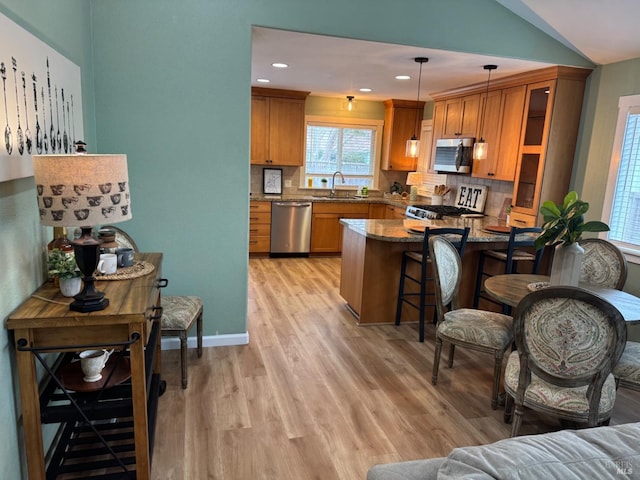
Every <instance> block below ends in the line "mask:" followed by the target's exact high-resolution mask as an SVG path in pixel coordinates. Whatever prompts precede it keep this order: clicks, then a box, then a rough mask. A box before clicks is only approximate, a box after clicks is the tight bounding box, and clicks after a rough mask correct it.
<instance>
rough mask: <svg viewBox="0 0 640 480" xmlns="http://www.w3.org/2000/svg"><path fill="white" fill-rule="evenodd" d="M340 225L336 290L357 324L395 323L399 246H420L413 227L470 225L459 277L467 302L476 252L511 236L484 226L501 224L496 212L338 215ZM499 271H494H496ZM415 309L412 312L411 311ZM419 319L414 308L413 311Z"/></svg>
mask: <svg viewBox="0 0 640 480" xmlns="http://www.w3.org/2000/svg"><path fill="white" fill-rule="evenodd" d="M341 223H342V225H343V226H344V233H343V243H342V271H341V276H340V295H342V297H343V298H344V299H345V300H346V301H347V306H348V308H349V309H350V310H351V311H352V312H353V314H354V315H355V316H356V318H357V319H358V324H360V325H363V324H380V323H393V322H394V321H395V311H396V302H397V298H398V281H399V278H400V264H401V261H402V252H403V251H405V250H416V251H420V250H421V249H422V240H423V237H424V235H421V234H416V233H412V231H411V229H414V228H417V229H424V228H425V227H426V226H429V227H433V228H443V227H452V228H464V227H470V229H471V230H470V232H469V239H468V241H467V247H466V249H465V253H464V256H463V258H462V271H463V278H462V283H461V285H460V297H459V298H460V305H461V306H463V307H470V306H471V304H472V302H473V289H474V282H475V278H476V269H477V266H478V256H479V255H478V252H480V251H481V250H485V249H500V248H506V247H507V244H508V240H509V236H508V235H506V234H495V233H490V232H488V231H486V230H485V227H487V226H490V225H500V224H501V225H504V221H501V220H498V219H497V218H496V217H490V216H486V217H482V218H460V217H445V218H444V219H442V220H415V219H406V220H351V219H343V220H341ZM496 273H498V272H496ZM412 313H413V312H412ZM414 317H415V320H417V314H414V316H413V317H412V318H414Z"/></svg>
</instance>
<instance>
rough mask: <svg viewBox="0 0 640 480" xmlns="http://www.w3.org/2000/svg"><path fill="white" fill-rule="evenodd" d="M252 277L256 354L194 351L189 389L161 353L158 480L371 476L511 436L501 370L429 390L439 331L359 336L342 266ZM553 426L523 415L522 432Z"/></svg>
mask: <svg viewBox="0 0 640 480" xmlns="http://www.w3.org/2000/svg"><path fill="white" fill-rule="evenodd" d="M249 268H250V274H249V277H250V278H249V307H248V308H249V334H250V343H249V345H246V346H233V347H217V348H206V349H204V354H203V356H202V358H200V359H198V358H197V357H196V355H195V350H190V352H189V387H188V388H187V390H182V388H180V369H179V357H178V351H177V350H173V351H168V352H163V376H164V378H165V379H166V380H167V382H168V388H167V391H166V392H165V394H164V395H163V396H162V397H161V399H160V406H159V418H158V422H157V430H156V443H155V450H154V456H153V478H154V479H156V480H159V479H163V480H164V479H185V480H186V479H189V480H203V479H224V480H248V479H278V480H289V479H291V480H305V479H323V480H329V479H331V480H333V479H344V480H353V479H364V478H365V476H366V472H367V470H368V469H369V467H371V466H372V465H373V464H375V463H384V462H393V461H400V460H412V459H419V458H425V457H437V456H443V455H446V454H447V453H448V452H449V451H450V450H451V449H452V448H454V447H457V446H464V445H477V444H483V443H489V442H493V441H495V440H499V439H503V438H506V437H508V436H509V432H510V426H509V425H506V424H504V423H503V420H502V417H503V410H502V409H498V410H495V411H494V410H491V407H490V401H489V396H490V388H491V375H492V359H491V358H490V357H489V356H488V355H483V354H477V353H474V352H468V351H465V350H464V349H462V348H460V349H458V350H457V351H456V361H455V364H454V367H453V369H449V368H447V367H446V365H445V362H442V365H441V370H440V378H439V382H438V385H437V386H435V387H434V386H432V385H431V368H432V363H433V333H434V329H433V327H432V326H429V327H428V329H427V340H426V341H425V343H424V344H420V343H419V342H418V341H417V337H418V334H417V328H416V324H408V325H401V326H400V327H396V326H394V325H389V326H367V327H358V326H357V325H356V322H355V319H354V318H353V316H352V315H351V314H350V313H349V312H348V311H347V310H346V308H345V306H344V301H343V300H342V298H341V297H340V295H339V293H338V290H339V281H340V259H339V258H320V259H318V258H312V259H251V260H250V261H249ZM389 288H396V285H393V284H390V285H389ZM205 315H206V311H205ZM443 355H445V353H443ZM443 360H444V359H443ZM638 400H640V395H639V394H638V393H636V392H630V391H628V390H626V391H625V390H623V389H621V390H620V391H619V394H618V400H617V404H616V409H615V412H614V415H613V418H612V420H611V424H619V423H628V422H633V421H640V413H638V409H637V402H638ZM557 429H559V426H558V424H557V423H556V422H555V420H553V419H550V418H543V417H541V416H539V415H536V414H535V413H534V412H527V414H526V415H525V422H524V424H523V427H522V429H521V432H522V434H529V433H537V432H546V431H551V430H557Z"/></svg>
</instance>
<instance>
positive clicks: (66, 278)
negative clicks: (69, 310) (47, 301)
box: [47, 249, 82, 297]
mask: <svg viewBox="0 0 640 480" xmlns="http://www.w3.org/2000/svg"><path fill="white" fill-rule="evenodd" d="M47 266H48V269H49V276H50V277H52V278H57V279H58V280H59V282H60V291H61V292H62V294H63V295H64V296H65V297H73V296H74V295H77V294H78V293H80V289H81V287H82V279H81V278H80V276H81V273H80V270H79V269H78V265H77V264H76V258H75V256H74V255H72V254H69V253H65V252H63V251H62V250H58V249H54V250H51V251H50V252H49V258H48V260H47Z"/></svg>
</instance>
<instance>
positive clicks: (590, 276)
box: [580, 238, 640, 391]
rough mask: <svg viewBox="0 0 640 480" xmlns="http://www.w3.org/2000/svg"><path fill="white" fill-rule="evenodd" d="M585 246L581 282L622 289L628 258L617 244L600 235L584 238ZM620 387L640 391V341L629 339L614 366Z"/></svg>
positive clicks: (582, 243) (583, 244) (625, 278)
mask: <svg viewBox="0 0 640 480" xmlns="http://www.w3.org/2000/svg"><path fill="white" fill-rule="evenodd" d="M580 246H581V247H582V248H584V258H583V259H582V269H581V271H580V282H582V283H588V284H591V285H598V286H601V287H607V288H615V289H617V290H622V288H623V287H624V284H625V282H626V280H627V260H626V259H625V257H624V255H623V254H622V252H621V251H620V250H619V249H618V247H616V246H615V245H614V244H613V243H611V242H608V241H607V240H603V239H600V238H589V239H585V240H581V241H580ZM613 376H614V377H615V378H616V383H617V384H618V386H621V387H624V388H630V389H632V390H638V391H640V343H638V342H627V345H626V347H625V349H624V353H623V354H622V357H621V358H620V361H619V362H618V364H617V365H616V366H615V367H614V369H613Z"/></svg>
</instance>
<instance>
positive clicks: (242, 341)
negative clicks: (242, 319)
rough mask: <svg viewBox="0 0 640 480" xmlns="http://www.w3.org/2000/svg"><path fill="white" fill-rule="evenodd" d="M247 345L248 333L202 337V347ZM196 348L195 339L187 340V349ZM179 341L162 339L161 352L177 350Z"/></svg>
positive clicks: (167, 338)
mask: <svg viewBox="0 0 640 480" xmlns="http://www.w3.org/2000/svg"><path fill="white" fill-rule="evenodd" d="M248 343H249V332H246V333H233V334H229V335H208V336H204V337H202V346H203V347H228V346H230V345H247V344H248ZM197 346H198V343H197V339H196V337H189V338H187V347H189V348H196V347H197ZM179 348H180V339H179V338H178V337H164V338H163V339H162V350H178V349H179Z"/></svg>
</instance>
